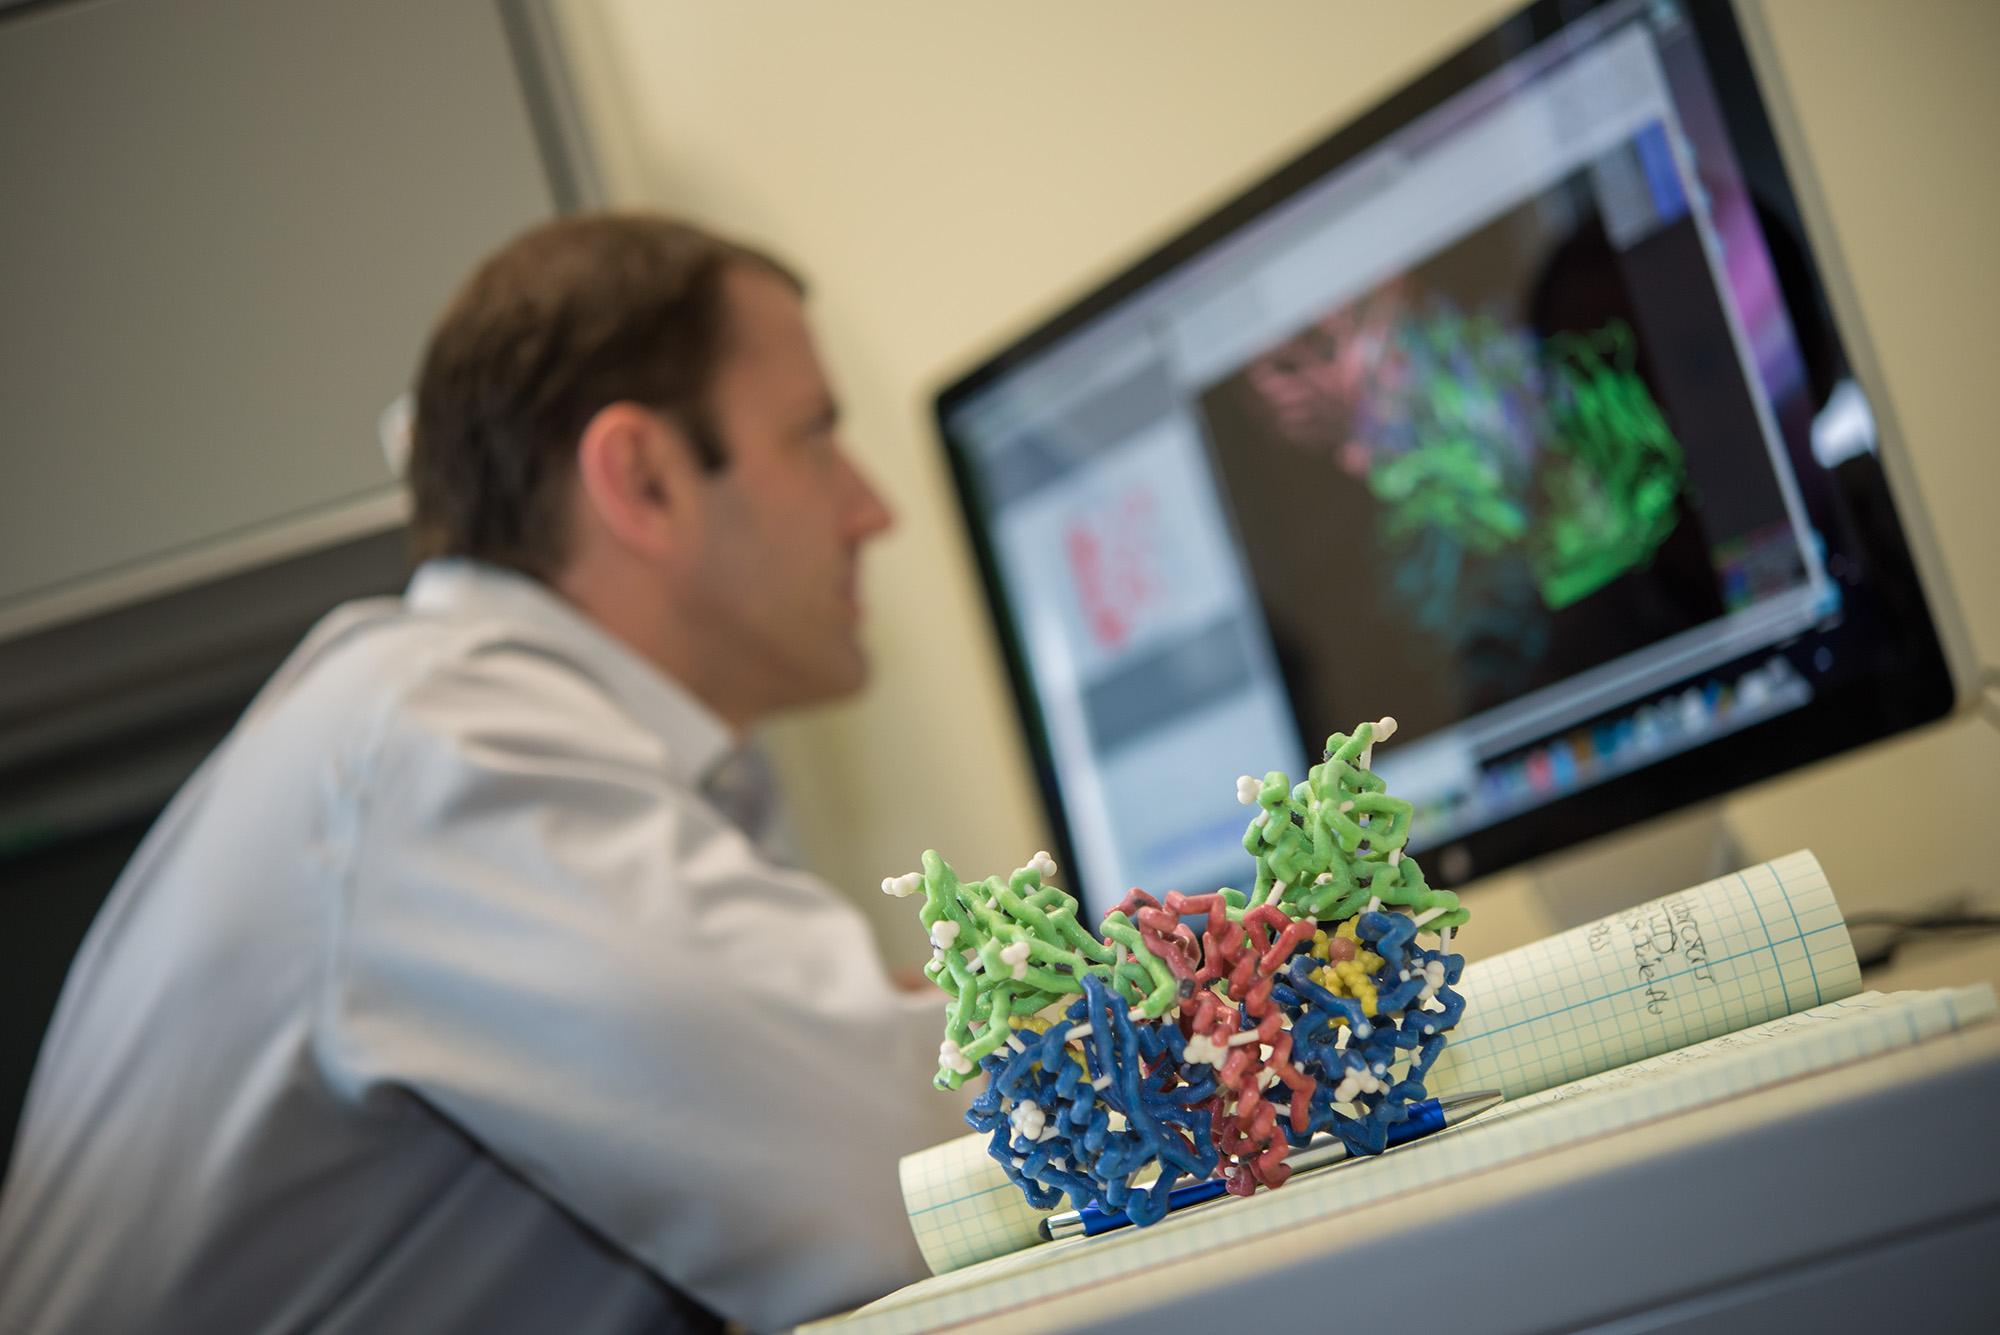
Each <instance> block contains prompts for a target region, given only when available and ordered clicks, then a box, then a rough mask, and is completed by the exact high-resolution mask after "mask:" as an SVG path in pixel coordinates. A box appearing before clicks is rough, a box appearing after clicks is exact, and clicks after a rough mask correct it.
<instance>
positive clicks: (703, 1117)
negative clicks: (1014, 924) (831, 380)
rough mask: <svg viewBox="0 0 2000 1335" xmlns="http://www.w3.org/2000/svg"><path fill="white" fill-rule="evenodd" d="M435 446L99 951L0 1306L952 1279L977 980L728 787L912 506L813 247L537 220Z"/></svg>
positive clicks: (5, 1220) (426, 414)
mask: <svg viewBox="0 0 2000 1335" xmlns="http://www.w3.org/2000/svg"><path fill="white" fill-rule="evenodd" d="M411 481H412V487H413V491H414V494H415V498H416V514H415V520H414V531H415V539H416V543H417V546H418V550H419V553H420V554H422V555H425V556H427V557H428V558H429V559H428V560H426V561H425V562H424V564H423V565H422V566H421V567H420V568H419V570H418V572H417V574H416V576H415V578H414V579H413V580H412V582H411V584H410V588H409V590H408V592H407V594H406V595H405V596H404V597H403V598H401V599H382V600H376V601H371V602H363V603H356V604H349V605H348V606H346V607H343V608H341V609H339V610H337V611H335V612H334V613H333V614H331V615H330V616H329V617H328V618H327V619H326V620H325V621H324V622H322V623H321V624H320V625H319V626H318V627H317V628H316V629H315V630H314V631H313V632H312V634H311V635H310V636H308V638H307V639H306V641H305V642H304V643H303V644H302V645H301V646H300V648H299V649H298V650H297V651H296V652H295V653H294V655H293V656H292V658H291V659H290V660H289V661H288V662H287V663H286V665H285V666H284V667H283V668H282V669H281V670H280V671H279V673H278V674H277V676H275V677H274V678H273V679H272V681H271V682H270V683H269V685H267V686H266V688H265V689H264V691H263V693H262V694H261V695H260V696H259V697H258V699H257V701H256V702H255V703H254V704H253V705H252V706H251V708H250V710H249V711H248V712H247V713H246V715H245V716H244V718H243V720H242V721H241V722H240V723H239V725H238V726H237V728H236V730H235V731H234V732H233V733H232V734H231V736H230V737H229V739H228V740H227V741H226V742H225V743H224V744H223V745H222V746H221V747H220V748H219V749H218V750H217V751H216V753H215V754H214V755H213V756H211V757H210V758H209V760H208V761H207V763H206V764H204V765H203V767H202V769H201V770H200V771H199V772H198V773H197V774H196V775H195V777H194V778H193V779H191V780H190V781H189V783H188V784H187V786H186V788H184V789H183V790H182V792H181V793H180V794H179V796H178V797H176V798H175V800H174V802H173V804H172V805H171V806H170V807H169V808H168V809H167V811H166V813H165V814H164V815H163V816H162V817H161V818H160V820H159V822H158V824H157V825H156V827H155V828H154V829H153V831H152V832H151V833H150V834H149V835H148V837H147V839H146V842H145V843H144V845H143V846H142V847H141V849H140V850H139V852H138V854H137V855H136V856H135V858H134V859H133V862H132V864H131V866H130V867H128V868H127V870H126V872H125V874H124V876H123V877H122V878H121V879H120V881H119V884H118V885H117V887H116V888H115V889H114V891H113V892H112V895H111V897H110V899H109V900H108V901H107V903H106V905H105V908H104V910H103V912H102V913H101V914H100V915H99V918H98V921H97V923H96V924H95V925H94V926H93V927H92V929H91V932H90V935H89V937H88V938H87V940H86V942H85V944H84V947H83V950H82V951H81V953H80V954H79V956H78V958H77V961H76V964H75V965H74V967H73V968H72V971H71V974H70V977H69V980H68V983H67V986H66V987H65V989H64V993H63V997H62V1000H61V1003H60V1005H59V1007H58V1009H57V1012H56V1018H55V1020H54V1023H53V1024H52V1026H51V1028H50V1031H49V1035H48V1037H47V1039H46V1040H45V1043H44V1047H43V1052H42V1057H41V1061H40V1064H39V1065H38V1067H37V1070H36V1073H35V1078H34V1083H33V1085H32V1087H31V1091H30V1094H29V1099H28V1105H27V1109H26V1113H25V1116H24V1118H23V1122H22V1126H21V1131H20V1134H19V1138H18V1141H17V1144H16V1149H15V1153H14V1158H13V1162H12V1165H11V1169H10V1172H9V1176H8V1179H7V1184H6V1190H5V1194H4V1196H0V1331H4V1332H7V1335H15V1333H16V1332H36V1335H44V1333H47V1335H54V1333H56V1332H65V1333H66V1332H86V1331H87V1332H96V1333H104V1332H121V1331H189V1332H197V1331H198V1332H225V1331H228V1332H234V1331H259V1332H265V1331H268V1332H280V1331H287V1332H288V1331H312V1332H329V1333H330V1332H383V1331H423V1332H451V1331H468V1332H470V1331H479V1332H496V1331H516V1330H518V1331H538V1332H539V1331H566V1332H626V1331H650V1330H679V1329H705V1328H713V1327H714V1326H715V1325H716V1324H717V1323H718V1320H719V1318H728V1319H731V1320H734V1321H737V1322H741V1323H743V1324H746V1325H748V1326H751V1327H753V1328H757V1329H771V1328H777V1327H781V1326H784V1325H788V1324H790V1323H792V1322H794V1321H797V1320H800V1319H802V1318H805V1317H809V1316H812V1315H815V1314H818V1313H822V1312H826V1311H829V1310H833V1309H837V1308H839V1307H842V1306H845V1305H850V1304H852V1303H855V1302H858V1301H862V1300H865V1299H867V1298H869V1297H872V1296H874V1295H877V1294H879V1293H881V1292H883V1291H885V1290H887V1289H888V1288H890V1287H892V1286H894V1285H896V1284H899V1283H902V1282H904V1281H907V1280H909V1279H912V1278H914V1277H916V1276H917V1275H918V1274H920V1273H921V1264H920V1262H919V1260H918V1258H917V1255H916V1251H915V1246H914V1243H913V1241H912V1239H911V1237H910V1232H909V1228H908V1224H907V1221H906V1219H905V1217H904V1215H903V1210H902V1204H901V1200H900V1197H899V1194H898V1190H897V1184H896V1171H895V1168H896V1159H897V1157H898V1156H899V1155H900V1154H902V1153H905V1152H907V1151H909V1150H912V1149H915V1148H919V1147H921V1146H923V1145H926V1144H930V1143H934V1142H935V1141H937V1140H940V1139H943V1138H945V1137H947V1136H950V1135H952V1134H954V1133H955V1132H957V1131H959V1130H961V1129H962V1126H961V1125H960V1124H958V1123H957V1122H956V1113H957V1107H956V1105H955V1103H954V1101H952V1100H950V1099H948V1098H946V1097H944V1096H942V1095H938V1094H935V1093H934V1092H932V1091H930V1090H929V1089H928V1087H927V1086H928V1079H929V1075H930V1073H931V1071H932V1069H933V1067H934V1062H935V1054H936V1051H937V1038H938V1033H939V1024H938V1020H939V1010H940V1006H941V1004H942V998H941V996H939V995H938V994H936V993H934V992H933V993H932V994H931V995H930V996H929V997H923V996H918V995H906V994H904V993H901V992H899V991H898V990H897V989H896V988H895V987H894V986H892V984H891V983H890V982H889V980H888V979H887V978H886V977H885V976H884V973H883V969H882V966H881V963H880V960H879V958H878V956H877V954H876V952H875V949H874V947H873V945H872V943H871V941H870V939H869V936H868V932H867V928H866V926H865V925H864V923H863V921H862V920H861V918H860V917H859V915H858V914H857V913H856V912H855V911H854V910H853V909H852V908H851V907H850V906H848V905H847V904H845V903H844V902H843V901H841V900H840V899H839V898H838V897H837V896H835V895H834V894H833V893H832V892H830V891H829V890H828V889H827V888H826V887H824V886H823V885H821V884H820V883H818V882H817V881H815V880H814V879H813V878H811V877H810V876H807V875H804V874H802V873H799V872H795V871H791V870H787V869H786V868H784V867H783V866H781V865H778V863H776V862H775V861H774V860H773V859H772V858H771V857H769V856H767V850H765V849H762V848H760V847H759V845H758V843H757V842H756V841H755V839H753V837H752V835H753V834H756V833H759V832H757V831H751V832H747V833H746V831H745V830H743V829H740V828H738V826H737V824H736V823H735V822H733V821H732V820H731V819H730V818H729V817H728V816H727V815H726V814H725V813H724V811H723V810H722V809H721V807H720V806H719V805H718V802H717V801H716V800H712V798H711V796H710V794H711V793H712V792H715V791H717V790H718V782H720V786H721V787H727V782H726V780H727V775H728V771H729V770H730V769H731V767H732V761H733V759H734V758H735V757H736V756H737V754H738V752H737V748H738V747H739V745H740V743H741V741H742V739H743V738H744V736H745V734H746V732H747V731H748V730H749V729H750V728H751V727H752V726H753V725H754V724H756V723H757V722H758V721H759V720H760V719H762V718H764V717H766V716H768V715H769V714H771V713H773V712H776V711H778V710H781V709H786V708H791V707H795V706H800V705H806V704H811V703H815V702H819V701H824V700H829V699H833V698H836V697H839V696H842V695H845V694H848V693H851V692H852V691H854V690H856V689H857V688H858V687H859V686H860V685H861V684H862V682H863V680H864V677H865V674H866V660H865V658H864V656H863V652H862V649H861V646H860V642H859V638H858V631H859V623H860V605H859V601H858V598H857V593H856V583H855V573H856V565H857V560H858V554H859V551H860V549H861V547H862V545H863V544H864V543H866V542H867V541H868V540H869V539H870V538H872V537H874V536H875V535H877V534H879V533H880V532H881V531H882V530H883V529H884V528H886V527H887V525H888V523H889V515H888V513H887V511H886V510H885V508H884V507H883V505H882V502H881V501H880V499H879V498H878V497H877V496H876V494H875V493H874V491H873V490H871V488H870V487H869V485H868V483H867V482H866V481H865V480H864V479H863V478H862V476H861V475H860V473H859V472H858V471H857V470H856V469H855V467H854V465H853V463H852V462H851V461H850V460H849V458H848V457H847V455H846V454H845V453H844V452H843V450H842V448H841V445H840V442H839V438H838V434H837V432H836V418H835V409H834V402H833V398H832V395H831V394H830V392H829V390H828V387H827V384H826V381H825V378H824V376H823V374H822V372H821V369H820V365H819V362H818V359H817V357H816V356H815V354H814V351H813V345H812V341H811V337H810V334H809V332H808V329H807V326H806V323H805V318H804V315H803V310H802V305H801V290H800V287H799V285H798V283H797V282H796V280H794V279H793V278H792V277H791V276H790V275H789V274H788V273H787V272H786V271H785V270H784V269H783V268H781V267H780V266H778V265H777V264H776V263H774V262H772V261H771V260H769V259H767V258H765V257H764V256H761V255H758V254H756V253H754V252H751V251H749V250H746V249H743V248H740V247H737V246H733V245H730V244H728V243H726V242H722V241H720V240H717V239H715V238H713V237H710V236H708V235H706V234H703V233H701V232H699V231H697V230H695V229H692V228H688V227H685V226H681V225H678V224H675V223H671V222H667V221H665V220H660V219H648V218H638V217H608V218H605V217H600V218H585V219H573V220H567V221H564V222H559V223H555V224H552V225H550V226H548V227H545V228H542V229H538V230H537V231H535V232H532V233H530V234H528V235H527V236H525V237H523V238H521V239H520V240H518V241H516V242H515V243H514V244H513V245H511V246H510V247H508V248H507V249H506V250H505V251H503V252H502V253H501V254H500V255H498V256H496V257H495V258H494V259H492V260H490V261H489V262H488V263H487V264H486V265H485V266H484V267H482V268H481V269H480V270H479V272H478V273H476V274H475V275H474V276H473V278H472V279H471V280H470V282H469V283H468V284H467V286H466V288H465V289H464V290H463V291H462V292H461V293H460V294H459V296H458V297H457V299H456V300H455V301H454V303H453V304H452V306H451V308H450V309H449V310H448V311H447V312H446V314H445V316H444V318H443V320H442V321H441V323H440V325H439V327H438V329H437V331H436V333H435V334H434V336H433V339H432V343H431V346H430V349H429V351H428V353H427V356H426V359H425V364H424V367H423V371H422V375H421V377H420V382H419V386H418V407H417V425H416V439H415V448H414V454H413V457H412V464H411ZM738 786H739V788H740V786H741V785H740V784H739V785H738Z"/></svg>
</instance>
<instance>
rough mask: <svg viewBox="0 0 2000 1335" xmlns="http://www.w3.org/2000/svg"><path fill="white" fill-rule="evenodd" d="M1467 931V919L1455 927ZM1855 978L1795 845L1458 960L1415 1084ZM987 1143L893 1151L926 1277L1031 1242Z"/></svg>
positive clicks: (1457, 1086) (1650, 1035)
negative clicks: (1436, 1053)
mask: <svg viewBox="0 0 2000 1335" xmlns="http://www.w3.org/2000/svg"><path fill="white" fill-rule="evenodd" d="M1478 928H1479V920H1478V917H1477V915H1476V913H1475V916H1474V918H1473V921H1472V923H1471V925H1470V926H1469V927H1467V928H1466V929H1465V930H1466V931H1467V932H1476V931H1477V930H1478ZM1860 986H1861V971H1860V969H1859V967H1858V966H1857V965H1856V964H1855V961H1854V950H1853V947H1852V946H1851V945H1849V943H1848V940H1847V928H1846V925H1845V923H1844V921H1843V920H1842V917H1841V913H1840V906H1839V905H1838V904H1836V903H1835V902H1834V898H1833V891H1832V890H1831V889H1830V888H1829V887H1828V885H1827V882H1826V877H1825V875H1824V874H1823V873H1822V872H1821V871H1820V866H1819V862H1818V861H1817V860H1816V859H1815V858H1814V857H1813V855H1812V854H1811V853H1806V852H1800V853H1793V854H1791V855H1789V856H1787V857H1783V858H1779V859H1777V860H1776V861H1773V862H1767V863H1764V864H1762V865H1761V866H1757V867H1751V868H1749V869H1747V870H1745V871H1741V872H1736V873H1733V874H1731V875H1729V876H1724V877H1720V878H1718V879H1716V880H1713V881H1710V882H1708V883H1707V884H1705V885H1698V886H1695V887H1694V888H1693V889H1691V890H1683V891H1681V892H1679V893H1678V894H1672V895H1667V896H1666V897H1664V898H1662V899H1656V900H1654V901H1652V902H1651V903H1648V904H1641V905H1639V906H1638V907H1636V908H1631V909H1627V910H1625V911H1623V912H1621V913H1617V914H1613V915H1612V916H1611V917H1608V918H1604V919H1602V920H1600V921H1598V922H1594V923H1590V924H1588V925H1587V926H1583V927H1578V928H1576V929H1574V930H1572V931H1568V932H1564V933H1562V934H1561V935H1559V936H1552V937H1549V938H1547V939H1546V940H1542V941H1538V942H1536V943H1534V944H1533V945H1529V946H1523V947H1522V948H1520V949H1519V950H1512V951H1509V952H1507V953H1506V954H1504V955H1496V956H1494V957H1492V958H1491V959H1486V960H1481V961H1480V962H1478V963H1476V964H1472V965H1468V966H1467V968H1466V970H1465V976H1464V977H1463V978H1462V979H1461V980H1460V983H1459V989H1458V990H1459V991H1460V992H1461V993H1462V994H1463V995H1464V996H1465V998H1466V1012H1465V1018H1464V1019H1463V1020H1462V1021H1460V1023H1459V1025H1458V1027H1457V1028H1456V1029H1454V1030H1453V1031H1452V1034H1451V1040H1450V1042H1449V1043H1447V1044H1446V1046H1445V1051H1444V1055H1443V1056H1442V1057H1441V1058H1440V1059H1439V1060H1438V1063H1437V1065H1436V1066H1435V1067H1433V1068H1432V1071H1431V1075H1430V1078H1429V1079H1428V1081H1427V1082H1426V1084H1427V1085H1428V1087H1429V1089H1430V1091H1431V1092H1432V1093H1434V1094H1450V1093H1454V1092H1459V1091H1466V1090H1475V1089H1498V1090H1501V1091H1503V1092H1505V1094H1506V1095H1507V1097H1508V1098H1509V1099H1510V1100H1519V1099H1521V1098H1523V1097H1525V1096H1527V1095H1530V1094H1534V1093H1537V1092H1539V1091H1541V1090H1545V1089H1550V1088H1552V1087H1554V1086H1557V1085H1561V1084H1563V1083H1564V1082H1566V1081H1572V1080H1576V1079H1578V1078H1579V1077H1582V1076H1589V1075H1594V1074H1597V1073H1598V1072H1601V1071H1607V1070H1610V1069H1612V1068H1614V1067H1619V1066H1624V1065H1625V1064H1627V1063H1629V1062H1633V1061H1638V1060H1640V1059H1642V1058H1646V1057H1652V1056H1657V1055H1658V1054H1661V1053H1666V1052H1672V1051H1674V1050H1675V1049H1679V1048H1685V1047H1688V1046H1689V1045H1690V1044H1697V1043H1701V1042H1703V1041H1704V1040H1707V1039H1711V1038H1714V1037H1716V1036H1718V1035H1723V1034H1731V1033H1735V1032H1737V1031H1739V1030H1743V1029H1747V1028H1750V1027H1751V1026H1753V1025H1758V1024H1762V1023H1763V1022H1765V1021H1767V1020H1772V1019H1775V1018H1778V1017H1780V1016H1787V1015H1791V1014H1793V1013H1795V1012H1798V1011H1803V1010H1807V1009H1809V1008H1811V1007H1816V1006H1821V1005H1824V1004H1825V1003H1827V1002H1830V1001H1837V1000H1839V999H1840V998H1843V997H1846V996H1850V995H1852V994H1853V993H1854V992H1855V991H1856V990H1858V989H1859V988H1860ZM987 1140H988V1137H986V1136H984V1135H973V1136H965V1137H961V1138H960V1139H958V1140H955V1141H951V1142H948V1143H946V1144H944V1145H940V1146H936V1147H935V1148H933V1149H929V1150H926V1151H924V1152H922V1153H921V1154H913V1155H910V1156H909V1157H908V1158H906V1159H904V1160H903V1164H902V1185H903V1199H904V1203H905V1204H906V1205H907V1206H908V1207H909V1211H910V1224H911V1227H912V1228H913V1229H914V1231H915V1232H916V1236H917V1242H918V1245H919V1246H920V1247H921V1248H922V1249H923V1253H924V1260H925V1261H926V1262H928V1263H929V1265H930V1267H931V1270H932V1271H933V1273H935V1274H944V1273H946V1272H948V1271H952V1270H956V1269H958V1268H960V1267H962V1266H967V1265H972V1264H974V1263H976V1262H980V1261H984V1260H987V1259H988V1258H991V1257H995V1256H1000V1255H1003V1254H1006V1253H1009V1252H1014V1251H1018V1250H1019V1249H1021V1248H1024V1247H1031V1246H1036V1245H1038V1244H1039V1243H1040V1235H1039V1233H1038V1232H1037V1225H1038V1224H1039V1223H1040V1221H1041V1220H1042V1218H1043V1217H1044V1215H1045V1214H1046V1213H1047V1212H1046V1211H1039V1210H1035V1209H1032V1208H1031V1207H1029V1205H1028V1204H1027V1202H1026V1201H1024V1200H1023V1199H1022V1198H1021V1193H1020V1190H1019V1189H1018V1188H1017V1187H1015V1186H1013V1185H1012V1184H1011V1183H1009V1182H1008V1181H1007V1178H1006V1175H1005V1174H1004V1173H1003V1172H1002V1171H1001V1169H1000V1166H999V1164H997V1163H995V1162H994V1161H993V1159H992V1158H991V1157H990V1156H988V1154H987V1153H986V1145H987ZM1287 1190H1289V1188H1288V1189H1287Z"/></svg>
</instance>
